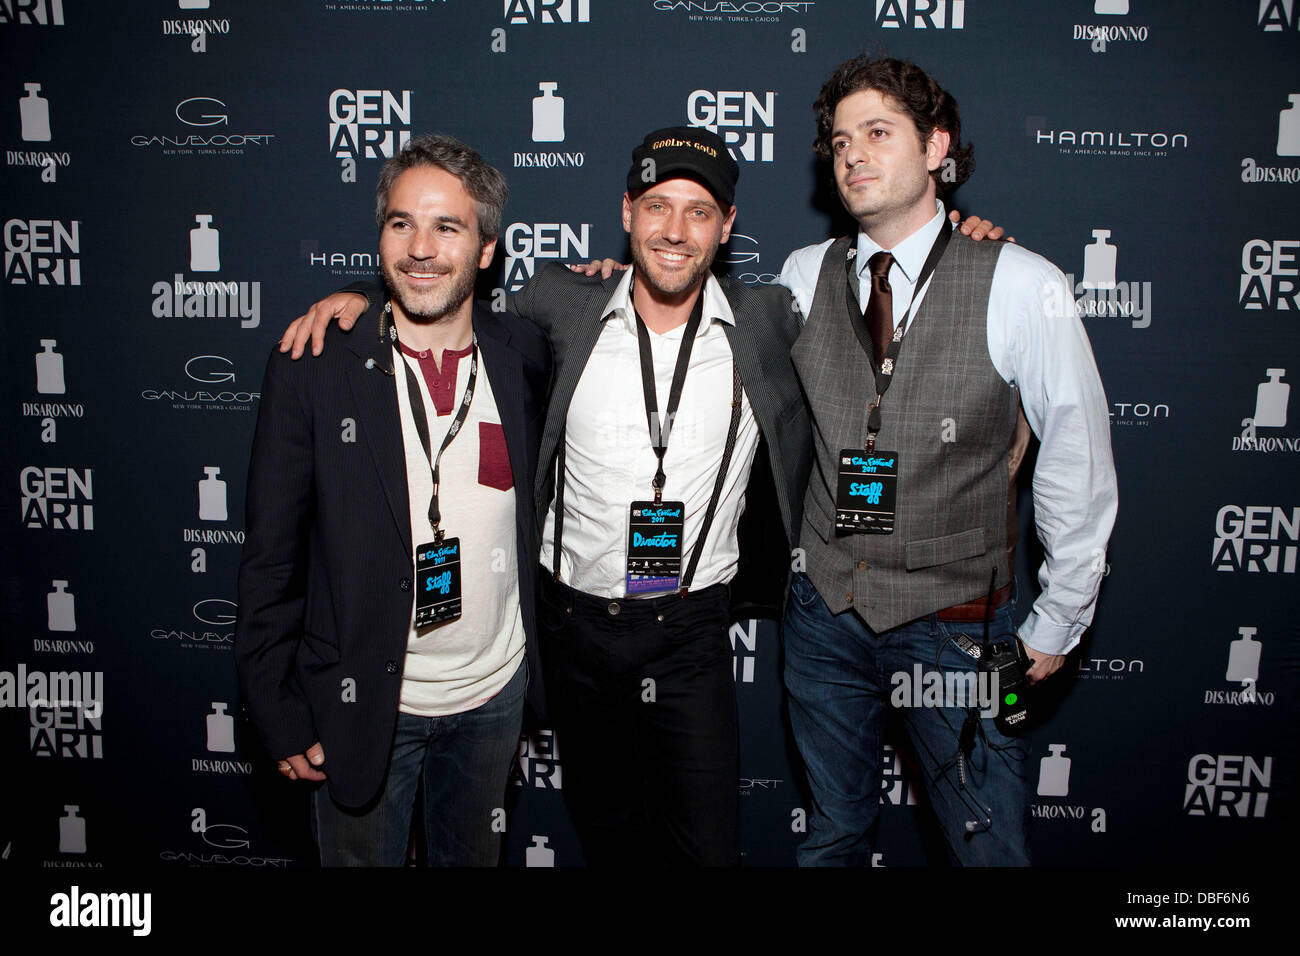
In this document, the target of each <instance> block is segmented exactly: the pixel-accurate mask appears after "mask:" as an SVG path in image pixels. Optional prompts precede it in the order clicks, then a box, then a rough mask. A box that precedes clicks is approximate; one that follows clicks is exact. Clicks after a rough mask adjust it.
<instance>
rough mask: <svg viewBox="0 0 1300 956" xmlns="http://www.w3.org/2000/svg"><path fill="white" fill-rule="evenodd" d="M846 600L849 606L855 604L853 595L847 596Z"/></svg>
mask: <svg viewBox="0 0 1300 956" xmlns="http://www.w3.org/2000/svg"><path fill="white" fill-rule="evenodd" d="M844 600H845V601H847V602H848V603H849V604H852V603H853V595H852V594H846V595H844Z"/></svg>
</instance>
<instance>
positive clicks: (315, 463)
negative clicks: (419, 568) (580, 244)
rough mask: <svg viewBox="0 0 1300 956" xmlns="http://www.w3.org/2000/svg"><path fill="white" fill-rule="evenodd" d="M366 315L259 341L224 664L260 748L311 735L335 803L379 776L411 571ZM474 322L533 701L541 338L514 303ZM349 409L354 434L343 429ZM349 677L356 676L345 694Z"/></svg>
mask: <svg viewBox="0 0 1300 956" xmlns="http://www.w3.org/2000/svg"><path fill="white" fill-rule="evenodd" d="M378 318H379V308H378V306H377V305H372V307H371V308H370V309H368V310H367V311H366V313H364V314H363V315H362V316H361V317H360V319H359V320H358V321H357V324H356V326H355V327H354V328H353V329H352V331H351V332H348V333H344V332H340V331H339V330H338V327H337V325H331V327H330V329H329V332H328V333H327V339H328V342H327V345H326V348H325V352H324V354H323V355H321V356H320V357H319V358H314V359H311V360H309V361H300V362H293V361H291V360H290V359H289V358H288V357H287V356H285V355H281V354H280V353H279V352H278V350H277V351H273V352H272V353H271V358H270V361H269V362H268V363H267V367H266V378H265V381H264V382H263V385H262V398H261V409H260V412H259V414H258V420H257V430H256V433H255V436H254V439H253V454H252V461H251V464H250V466H249V475H248V494H247V516H246V525H245V542H244V551H243V559H242V561H241V563H240V568H239V616H238V623H237V625H236V634H235V665H236V669H237V670H238V673H239V680H240V686H241V688H242V691H243V695H244V704H245V706H246V707H247V708H248V710H249V712H250V714H251V716H252V718H253V721H254V723H255V724H256V725H257V728H258V731H259V732H260V734H261V736H262V739H263V741H264V742H265V745H266V749H267V751H268V752H269V754H270V756H271V757H273V758H276V759H283V758H284V757H287V756H289V755H291V754H296V753H302V752H303V751H304V750H306V749H307V748H308V747H310V746H311V745H312V744H313V743H315V742H316V741H317V740H319V741H320V742H321V746H322V747H323V749H324V751H325V772H326V774H327V776H328V778H329V787H330V793H331V795H332V796H333V797H334V799H335V800H336V801H338V802H339V803H341V804H344V805H346V806H360V805H362V804H364V803H366V802H368V801H369V800H370V799H371V798H372V797H374V795H375V794H376V793H378V791H379V788H380V785H381V783H382V781H383V778H384V773H385V769H386V766H387V761H388V754H389V748H390V745H391V741H392V736H393V728H394V725H395V723H396V720H397V708H398V697H399V691H400V688H401V681H402V668H403V664H404V659H405V653H406V640H407V634H408V628H409V626H410V615H411V582H412V580H413V578H414V567H413V565H412V552H413V548H414V542H413V541H412V539H411V527H410V524H411V522H410V507H409V504H408V493H407V484H406V459H405V452H404V450H403V444H402V429H401V419H400V417H399V412H398V405H397V392H396V388H395V386H394V382H393V377H392V375H391V374H389V372H388V371H385V370H391V368H392V350H391V346H390V345H389V344H388V343H387V342H383V341H380V338H379V334H378ZM473 323H474V331H475V332H476V333H477V337H478V344H479V350H480V353H481V355H482V363H483V369H484V372H485V373H486V375H487V378H488V381H489V382H490V383H491V385H492V391H493V394H494V396H495V398H496V402H497V406H498V409H499V411H500V414H501V423H502V428H503V430H504V432H505V439H506V448H507V453H508V455H509V459H510V469H511V472H512V474H513V477H514V482H515V489H514V490H515V501H516V507H517V515H516V518H517V522H516V523H517V526H518V539H517V542H516V546H517V548H518V553H519V562H518V564H519V596H520V602H521V605H522V616H523V623H524V630H525V633H526V636H527V654H528V665H529V675H530V686H529V693H528V698H529V702H530V704H532V705H534V707H535V708H537V709H538V710H539V711H540V709H541V705H540V702H541V700H542V699H543V698H542V683H541V669H540V667H537V666H536V663H537V662H536V647H537V641H536V633H537V632H536V625H535V619H536V593H537V560H536V557H537V553H538V548H539V546H540V545H539V541H538V534H537V529H536V524H535V522H534V520H533V501H534V500H535V495H534V494H533V475H534V474H535V473H536V470H537V448H538V441H539V437H540V430H541V422H542V417H541V416H542V413H543V411H544V409H545V401H546V395H547V390H548V388H549V383H550V367H551V358H550V348H549V346H548V344H547V341H546V338H545V336H544V335H542V334H541V332H540V331H539V330H538V329H537V328H536V327H535V326H533V325H531V324H530V323H527V322H524V321H521V320H520V319H518V318H516V317H514V316H510V315H496V314H493V313H491V312H488V311H487V310H486V309H483V308H482V307H479V306H475V309H474V316H473ZM369 360H373V365H372V367H369V368H367V361H369ZM349 422H350V423H352V425H351V427H352V428H353V429H354V437H355V440H353V441H347V440H345V438H346V434H345V430H347V429H349ZM447 507H448V508H449V509H454V508H455V507H456V505H455V501H454V499H448V501H447ZM467 586H472V583H471V582H467ZM348 679H351V680H353V681H355V687H354V688H353V690H352V691H351V692H350V693H348V694H345V693H344V682H345V681H346V680H348ZM345 696H346V697H348V698H350V700H348V701H345V700H344V697H345Z"/></svg>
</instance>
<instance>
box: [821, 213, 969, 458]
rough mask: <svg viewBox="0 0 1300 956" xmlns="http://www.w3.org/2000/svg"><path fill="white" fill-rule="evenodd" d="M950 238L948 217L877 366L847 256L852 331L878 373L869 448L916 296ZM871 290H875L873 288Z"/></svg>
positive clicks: (869, 424)
mask: <svg viewBox="0 0 1300 956" xmlns="http://www.w3.org/2000/svg"><path fill="white" fill-rule="evenodd" d="M950 239H952V229H951V228H950V227H949V225H948V223H947V222H946V221H945V222H943V224H942V225H940V226H939V234H938V235H937V236H935V237H934V244H933V245H932V246H930V254H929V255H928V256H926V257H925V265H923V266H922V267H921V273H920V275H918V276H917V277H916V282H915V284H914V285H913V286H912V300H911V301H910V302H909V303H908V304H907V311H906V312H904V313H903V318H902V319H901V320H900V321H899V323H898V326H897V328H895V329H894V335H893V337H892V338H891V339H890V340H889V348H888V349H887V350H886V351H885V358H884V360H883V361H882V362H881V363H880V367H879V368H876V364H875V361H874V356H875V345H874V344H873V343H872V341H871V330H870V329H868V328H867V320H866V318H865V316H864V312H863V307H861V306H860V305H859V304H858V300H857V297H856V296H854V294H853V291H854V289H855V288H856V283H857V281H858V274H857V270H856V269H855V268H854V264H855V261H856V260H855V259H853V258H846V259H845V260H844V269H845V271H846V272H847V273H848V278H849V283H851V284H850V285H848V286H846V292H845V294H846V295H847V296H848V301H849V314H850V315H851V316H852V317H853V321H852V325H853V332H854V334H856V335H857V337H858V344H859V345H861V346H862V350H863V351H864V352H866V353H867V361H868V362H870V363H871V371H872V372H873V373H874V374H875V377H876V400H875V401H874V402H872V403H871V405H869V406H868V408H867V412H868V415H867V450H868V451H871V450H872V449H874V448H875V447H876V435H878V434H879V433H880V401H881V399H883V398H884V397H885V392H887V391H889V386H890V384H891V383H892V382H893V380H894V369H895V367H896V366H897V365H898V353H899V352H900V351H901V350H902V348H903V336H904V335H905V334H906V333H907V323H908V320H909V319H910V318H911V316H912V309H913V307H914V306H915V305H916V297H917V295H919V294H920V292H921V290H922V289H923V288H925V283H926V280H928V279H929V278H930V275H931V273H933V272H934V270H935V267H936V266H938V264H939V260H940V259H941V258H943V251H944V250H945V249H946V248H948V242H949V240H950ZM872 291H873V294H874V290H872Z"/></svg>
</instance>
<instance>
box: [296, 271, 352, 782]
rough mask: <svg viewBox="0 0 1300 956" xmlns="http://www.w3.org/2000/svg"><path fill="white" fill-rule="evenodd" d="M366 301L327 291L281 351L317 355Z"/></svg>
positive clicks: (301, 318) (299, 320) (298, 320)
mask: <svg viewBox="0 0 1300 956" xmlns="http://www.w3.org/2000/svg"><path fill="white" fill-rule="evenodd" d="M367 305H368V303H367V302H366V297H365V296H363V295H361V294H359V293H357V292H335V293H334V294H333V295H327V296H326V297H325V298H323V299H321V300H320V301H319V302H317V303H316V304H315V305H313V306H312V307H311V308H310V309H308V310H307V312H306V314H304V315H300V316H298V318H296V319H294V320H293V322H291V323H290V325H289V327H288V328H287V329H285V330H284V335H282V336H281V337H280V351H281V352H289V350H290V349H292V350H293V351H292V352H290V355H289V357H290V358H294V359H298V358H302V353H303V350H304V349H305V348H306V347H307V340H308V339H311V354H312V355H320V353H321V352H322V351H324V349H325V330H326V329H327V328H329V324H330V320H331V319H334V318H337V319H338V320H339V328H340V329H342V330H343V331H344V332H346V331H348V330H349V329H350V328H352V326H353V325H355V324H356V321H357V316H359V315H361V313H362V312H364V311H366V306H367ZM282 762H283V761H282ZM309 779H315V778H309ZM322 779H323V778H322Z"/></svg>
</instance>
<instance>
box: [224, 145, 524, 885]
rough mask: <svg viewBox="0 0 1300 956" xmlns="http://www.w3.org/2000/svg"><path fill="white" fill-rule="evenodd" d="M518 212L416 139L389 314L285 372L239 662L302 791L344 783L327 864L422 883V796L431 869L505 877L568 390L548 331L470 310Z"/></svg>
mask: <svg viewBox="0 0 1300 956" xmlns="http://www.w3.org/2000/svg"><path fill="white" fill-rule="evenodd" d="M505 197H506V187H505V181H504V179H503V178H502V177H501V174H500V173H499V172H497V171H496V170H495V169H493V168H492V167H490V166H488V165H487V164H486V163H485V162H484V161H483V160H482V158H481V157H480V156H479V155H478V154H477V153H475V152H474V151H473V150H471V149H469V148H468V147H466V146H464V145H463V144H461V143H459V142H457V141H456V140H453V139H451V138H450V137H440V136H428V137H420V138H419V139H416V140H413V141H412V142H411V143H410V144H408V146H407V147H406V148H404V149H403V151H402V152H401V153H399V154H398V155H397V156H396V157H394V158H393V159H391V160H389V161H388V162H387V163H386V164H385V166H384V170H383V172H382V174H381V177H380V184H379V191H378V211H377V219H378V221H379V226H380V261H381V265H382V268H383V271H384V275H385V279H386V284H387V286H388V291H389V293H390V296H391V298H390V299H389V300H388V301H387V302H386V303H379V302H377V303H376V304H375V306H374V307H373V308H371V309H369V310H368V311H367V312H366V313H365V314H364V315H362V316H361V318H360V320H359V322H358V324H357V327H356V328H355V329H353V330H352V331H351V333H350V334H348V333H343V332H339V331H337V330H334V331H331V333H330V337H331V339H333V340H336V341H333V342H332V347H331V348H330V349H329V352H328V354H327V355H326V357H325V358H322V359H320V360H319V361H315V362H311V363H301V364H298V363H294V362H292V361H290V360H289V359H288V357H287V356H283V355H281V354H279V353H273V354H272V356H271V359H270V361H269V363H268V365H267V372H266V379H265V382H264V384H263V387H262V401H261V411H260V414H259V416H258V424H257V431H256V435H255V438H254V446H253V456H252V462H251V466H250V470H249V480H248V497H247V501H248V505H247V510H248V513H247V533H246V541H245V546H244V552H243V560H242V563H241V566H240V572H239V621H238V625H237V633H236V642H235V658H236V666H237V669H238V672H239V677H240V682H241V686H242V689H243V694H244V699H245V703H246V705H247V707H248V708H249V711H250V712H251V715H252V718H253V720H254V722H255V723H256V725H257V727H258V730H259V732H260V733H261V735H262V738H263V740H264V742H265V744H266V747H267V750H268V752H269V753H270V754H271V756H273V757H274V758H276V759H277V760H278V763H279V769H280V771H281V773H283V774H284V775H285V776H287V777H289V778H291V779H306V780H311V781H324V785H323V786H319V787H318V788H317V789H316V792H315V794H314V797H313V799H314V812H313V820H314V823H315V826H316V832H317V839H318V842H319V843H320V847H321V858H322V862H323V863H324V864H326V865H331V864H362V865H366V864H369V865H401V864H402V863H403V862H404V859H405V856H406V848H407V843H408V835H409V832H410V819H411V811H412V804H413V802H414V797H415V793H416V789H417V785H418V784H419V783H420V782H421V781H422V782H423V790H424V807H423V810H424V829H425V832H426V834H427V837H428V854H429V856H428V858H429V862H430V864H431V865H437V864H444V865H495V864H496V863H497V862H498V859H499V854H500V836H499V831H500V829H501V827H500V826H499V825H494V824H499V820H497V819H496V816H497V815H499V814H500V812H501V811H500V809H499V808H500V807H501V806H502V804H503V802H504V794H505V787H506V778H507V773H508V769H509V765H510V761H511V759H512V757H513V754H514V753H515V750H516V748H517V746H518V740H519V729H520V722H521V716H522V708H523V701H524V693H525V691H524V688H525V684H526V682H527V675H528V670H529V668H528V665H527V664H526V663H525V657H526V656H527V657H533V656H534V655H535V649H536V639H535V638H536V634H535V629H534V620H535V593H536V588H537V567H536V554H537V549H538V536H537V530H536V523H535V520H534V514H533V501H534V495H533V488H532V479H533V475H534V473H535V472H536V469H537V458H536V450H537V446H538V440H539V426H540V412H541V409H542V406H543V403H544V401H545V398H546V392H547V389H548V386H549V380H550V350H549V347H548V345H547V342H546V339H545V337H544V336H543V335H542V334H541V333H540V332H539V331H538V330H537V328H536V327H535V326H533V325H531V324H529V323H527V322H524V321H522V320H520V319H518V318H516V317H514V316H509V315H505V316H500V315H493V314H492V313H490V312H488V311H486V310H484V309H482V308H478V307H475V306H474V305H473V302H472V298H471V297H472V293H473V287H474V279H475V276H476V274H477V271H478V269H480V268H482V267H484V266H486V265H487V264H488V263H490V262H491V259H492V254H493V251H494V248H495V243H496V236H497V232H498V229H499V225H500V216H501V210H502V208H503V206H504V203H505ZM381 306H382V308H381ZM413 598H414V599H415V600H414V601H413ZM413 606H414V612H415V613H414V617H413ZM540 676H541V675H540V671H538V670H537V669H536V668H534V669H533V677H534V682H533V685H532V687H531V688H530V697H534V698H536V699H540V689H541V688H540Z"/></svg>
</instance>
